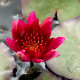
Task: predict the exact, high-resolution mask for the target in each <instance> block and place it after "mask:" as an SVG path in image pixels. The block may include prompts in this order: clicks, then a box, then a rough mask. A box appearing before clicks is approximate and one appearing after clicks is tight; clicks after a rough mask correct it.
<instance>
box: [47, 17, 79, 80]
mask: <svg viewBox="0 0 80 80" xmlns="http://www.w3.org/2000/svg"><path fill="white" fill-rule="evenodd" d="M51 37H65V38H66V40H65V42H64V43H63V44H62V45H61V46H60V47H58V48H57V49H56V51H58V52H60V56H59V57H56V58H54V59H51V60H49V61H47V62H46V63H47V65H48V67H49V68H50V69H51V70H52V71H54V72H55V73H57V74H59V75H62V76H64V77H66V78H69V79H72V80H80V17H77V18H73V19H71V20H68V21H65V22H64V23H63V24H61V25H59V26H57V27H56V28H54V29H53V30H52V34H51Z"/></svg>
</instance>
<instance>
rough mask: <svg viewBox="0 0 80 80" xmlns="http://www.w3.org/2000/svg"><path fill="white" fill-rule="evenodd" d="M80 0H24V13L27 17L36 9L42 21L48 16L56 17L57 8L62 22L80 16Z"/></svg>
mask: <svg viewBox="0 0 80 80" xmlns="http://www.w3.org/2000/svg"><path fill="white" fill-rule="evenodd" d="M79 9H80V0H22V13H23V16H24V17H25V18H27V17H28V15H29V14H30V13H31V11H34V12H35V13H36V15H37V17H38V18H39V20H40V22H41V21H42V20H43V19H45V18H46V17H49V16H51V17H54V14H55V12H56V10H57V13H58V18H59V21H60V22H63V21H64V20H67V19H70V18H73V17H76V16H80V10H79Z"/></svg>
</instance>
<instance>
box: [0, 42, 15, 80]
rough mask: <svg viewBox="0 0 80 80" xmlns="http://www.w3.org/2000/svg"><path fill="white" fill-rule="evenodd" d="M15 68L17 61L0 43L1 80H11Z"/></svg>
mask: <svg viewBox="0 0 80 80" xmlns="http://www.w3.org/2000/svg"><path fill="white" fill-rule="evenodd" d="M15 66H16V64H15V60H14V57H13V56H11V52H10V50H9V48H8V47H7V46H6V45H5V44H4V43H2V42H0V80H9V79H10V78H11V76H12V74H13V69H14V68H15Z"/></svg>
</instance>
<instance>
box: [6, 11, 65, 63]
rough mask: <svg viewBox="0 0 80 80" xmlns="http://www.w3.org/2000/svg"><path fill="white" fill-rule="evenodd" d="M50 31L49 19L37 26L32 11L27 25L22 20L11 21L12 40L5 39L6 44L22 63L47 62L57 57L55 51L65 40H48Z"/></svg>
mask: <svg viewBox="0 0 80 80" xmlns="http://www.w3.org/2000/svg"><path fill="white" fill-rule="evenodd" d="M51 29H52V18H51V17H48V18H46V19H44V20H43V21H42V23H41V24H40V25H39V20H38V18H36V15H35V13H34V12H33V11H32V12H31V14H30V15H29V17H28V20H27V23H24V22H23V21H22V20H19V21H18V22H17V21H13V24H12V37H13V39H10V38H7V39H6V42H7V44H8V46H9V47H10V48H11V49H12V50H13V51H15V52H16V53H17V57H18V58H19V59H20V60H21V61H23V62H29V61H33V62H36V63H40V62H43V61H47V60H49V59H51V58H53V57H56V56H58V55H59V53H58V52H56V51H55V49H56V48H57V47H58V46H60V45H61V44H62V43H63V42H64V40H65V38H63V37H57V38H50V34H51Z"/></svg>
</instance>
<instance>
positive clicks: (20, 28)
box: [17, 19, 26, 34]
mask: <svg viewBox="0 0 80 80" xmlns="http://www.w3.org/2000/svg"><path fill="white" fill-rule="evenodd" d="M25 28H26V24H25V23H24V22H23V21H22V20H20V19H19V21H18V27H17V31H18V33H19V34H21V33H22V32H23V31H24V30H25Z"/></svg>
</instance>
